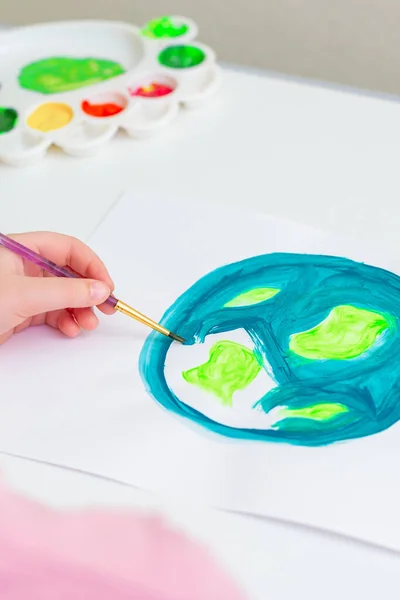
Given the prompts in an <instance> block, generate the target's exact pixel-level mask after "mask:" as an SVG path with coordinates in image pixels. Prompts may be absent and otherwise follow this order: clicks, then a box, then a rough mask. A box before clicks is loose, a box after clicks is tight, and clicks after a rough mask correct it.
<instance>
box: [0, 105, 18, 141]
mask: <svg viewBox="0 0 400 600" xmlns="http://www.w3.org/2000/svg"><path fill="white" fill-rule="evenodd" d="M17 121H18V113H17V111H16V110H14V109H13V108H3V107H1V106H0V135H1V134H2V133H8V132H9V131H12V130H13V129H14V127H15V126H16V124H17Z"/></svg>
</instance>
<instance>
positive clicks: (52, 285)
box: [13, 277, 111, 318]
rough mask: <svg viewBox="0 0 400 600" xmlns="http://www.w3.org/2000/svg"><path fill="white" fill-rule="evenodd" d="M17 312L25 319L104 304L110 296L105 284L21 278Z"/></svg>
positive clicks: (18, 278) (17, 296) (72, 280)
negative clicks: (55, 311)
mask: <svg viewBox="0 0 400 600" xmlns="http://www.w3.org/2000/svg"><path fill="white" fill-rule="evenodd" d="M16 280H17V281H15V286H16V287H14V286H13V287H14V293H13V296H14V306H13V308H14V312H17V313H18V314H19V315H20V316H23V317H24V318H28V317H33V316H35V315H39V314H42V313H47V312H50V311H53V310H60V309H64V308H84V307H88V306H97V305H99V304H102V303H103V302H104V301H105V300H106V298H108V296H109V295H110V293H111V291H110V288H109V287H108V285H107V284H106V283H104V282H103V281H95V280H92V279H67V278H57V277H17V278H16Z"/></svg>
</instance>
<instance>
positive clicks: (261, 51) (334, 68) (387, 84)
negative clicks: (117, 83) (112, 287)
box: [0, 0, 400, 93]
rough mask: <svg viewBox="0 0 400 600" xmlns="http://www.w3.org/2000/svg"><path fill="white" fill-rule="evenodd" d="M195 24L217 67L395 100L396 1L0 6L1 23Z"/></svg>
mask: <svg viewBox="0 0 400 600" xmlns="http://www.w3.org/2000/svg"><path fill="white" fill-rule="evenodd" d="M164 14H181V15H185V16H190V17H192V18H194V19H195V20H196V21H197V23H198V24H199V26H200V39H201V41H203V42H206V43H208V44H210V45H211V46H212V47H213V48H214V49H215V50H216V51H217V53H218V56H219V58H220V59H221V60H224V61H229V62H234V63H240V64H244V65H252V66H255V67H264V68H267V69H272V70H276V71H281V72H284V73H289V74H295V75H302V76H306V77H312V78H316V79H324V80H327V81H332V82H338V83H342V84H348V85H351V86H358V87H363V88H369V89H372V90H378V91H384V92H392V93H400V26H399V24H400V0H169V1H168V2H167V1H165V0H140V1H135V0H62V1H61V0H0V22H4V23H10V24H15V25H17V24H27V23H34V22H39V21H52V20H59V19H82V18H94V19H96V18H99V19H114V20H123V21H130V22H132V23H135V24H138V25H139V24H140V25H141V24H143V23H144V22H145V21H147V20H148V19H150V18H153V17H155V16H161V15H164Z"/></svg>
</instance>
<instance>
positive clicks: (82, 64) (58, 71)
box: [18, 56, 125, 94]
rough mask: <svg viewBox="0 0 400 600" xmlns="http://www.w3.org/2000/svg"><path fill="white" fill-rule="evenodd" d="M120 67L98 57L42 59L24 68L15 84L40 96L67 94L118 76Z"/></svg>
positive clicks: (121, 69)
mask: <svg viewBox="0 0 400 600" xmlns="http://www.w3.org/2000/svg"><path fill="white" fill-rule="evenodd" d="M123 73H125V70H124V69H123V67H122V66H121V65H120V64H118V63H117V62H114V61H112V60H104V59H99V58H70V57H66V56H59V57H51V58H44V59H42V60H38V61H35V62H32V63H29V64H28V65H25V66H24V67H23V68H22V69H21V71H20V73H19V76H18V82H19V85H20V86H21V87H22V88H24V89H26V90H31V91H33V92H40V93H41V94H59V93H61V92H70V91H72V90H77V89H79V88H82V87H86V86H88V85H94V84H96V83H100V82H101V81H105V80H107V79H111V78H112V77H116V76H117V75H122V74H123Z"/></svg>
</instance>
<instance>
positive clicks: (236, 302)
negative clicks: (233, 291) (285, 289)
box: [225, 287, 281, 308]
mask: <svg viewBox="0 0 400 600" xmlns="http://www.w3.org/2000/svg"><path fill="white" fill-rule="evenodd" d="M280 291H281V290H278V289H276V288H268V287H266V288H255V289H253V290H250V291H248V292H245V293H244V294H239V296H236V297H235V298H233V300H230V301H229V302H227V303H226V304H225V307H226V308H234V307H236V306H251V305H252V304H259V303H260V302H265V300H269V299H270V298H273V297H274V296H276V294H278V293H279V292H280Z"/></svg>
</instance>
